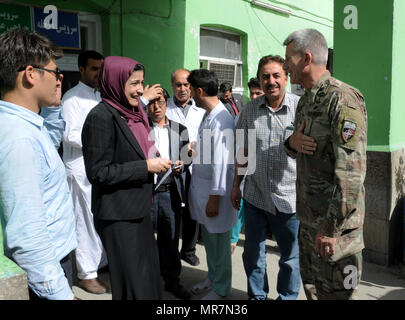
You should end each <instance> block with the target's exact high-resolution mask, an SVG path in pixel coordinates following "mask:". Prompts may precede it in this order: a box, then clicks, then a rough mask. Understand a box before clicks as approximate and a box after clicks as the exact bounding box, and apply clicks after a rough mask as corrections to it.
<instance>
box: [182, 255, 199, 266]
mask: <svg viewBox="0 0 405 320" xmlns="http://www.w3.org/2000/svg"><path fill="white" fill-rule="evenodd" d="M180 257H181V260H184V261H185V262H187V263H188V264H191V265H192V266H198V265H199V264H200V259H198V257H197V256H196V255H195V253H192V254H188V255H185V254H181V255H180Z"/></svg>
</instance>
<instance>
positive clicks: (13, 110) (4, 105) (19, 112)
mask: <svg viewBox="0 0 405 320" xmlns="http://www.w3.org/2000/svg"><path fill="white" fill-rule="evenodd" d="M0 106H1V108H0V112H4V113H9V114H14V115H16V116H17V117H20V118H21V119H24V120H25V121H27V122H30V123H31V124H33V125H34V126H36V127H38V128H39V129H40V128H42V126H43V124H44V118H42V117H41V116H40V115H39V114H36V113H34V112H32V111H31V110H28V109H27V108H24V107H21V106H19V105H17V104H14V103H11V102H6V101H4V100H0Z"/></svg>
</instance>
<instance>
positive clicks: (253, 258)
mask: <svg viewBox="0 0 405 320" xmlns="http://www.w3.org/2000/svg"><path fill="white" fill-rule="evenodd" d="M243 201H244V205H245V247H244V252H243V256H242V257H243V264H244V267H245V272H246V276H247V281H248V295H249V298H250V299H254V300H264V299H266V298H267V294H268V292H269V284H268V279H267V271H266V235H267V229H268V228H269V227H270V229H271V232H272V233H273V235H274V236H275V238H276V241H277V244H278V247H279V249H280V261H279V266H280V270H279V273H278V277H277V292H278V294H279V297H278V299H282V300H294V299H297V297H298V294H299V290H300V287H301V276H300V266H299V249H298V228H299V221H298V220H297V218H296V215H295V213H294V214H287V213H282V212H279V211H278V210H277V209H276V211H277V212H276V214H271V213H269V212H267V211H264V210H261V209H259V208H257V207H255V206H253V205H252V204H250V203H249V202H247V201H246V199H244V200H243Z"/></svg>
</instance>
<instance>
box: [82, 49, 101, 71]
mask: <svg viewBox="0 0 405 320" xmlns="http://www.w3.org/2000/svg"><path fill="white" fill-rule="evenodd" d="M89 59H94V60H104V57H103V55H102V54H101V53H98V52H97V51H93V50H86V51H82V52H80V54H79V58H78V59H77V64H78V65H79V68H80V67H83V68H86V67H87V63H88V62H89Z"/></svg>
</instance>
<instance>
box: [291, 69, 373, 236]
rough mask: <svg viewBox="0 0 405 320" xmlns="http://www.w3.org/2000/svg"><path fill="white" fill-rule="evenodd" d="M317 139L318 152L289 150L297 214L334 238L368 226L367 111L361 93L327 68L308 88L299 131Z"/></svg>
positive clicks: (300, 111) (299, 113) (297, 123)
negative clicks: (294, 171) (294, 173)
mask: <svg viewBox="0 0 405 320" xmlns="http://www.w3.org/2000/svg"><path fill="white" fill-rule="evenodd" d="M302 121H305V129H304V134H305V135H308V136H311V137H313V138H314V139H315V141H316V143H317V149H316V152H315V154H314V155H312V156H311V155H305V154H303V153H297V152H295V151H294V150H292V149H290V148H289V147H288V140H287V141H286V143H285V145H284V150H285V151H286V152H287V154H288V155H289V156H291V157H293V158H296V162H297V218H298V219H299V220H300V221H301V223H304V224H306V225H308V226H310V227H312V228H314V229H317V230H321V231H323V232H324V233H325V234H326V235H327V236H329V237H334V238H336V237H339V236H340V235H342V233H343V234H346V233H347V232H349V231H350V230H352V229H357V228H360V229H361V227H362V226H363V222H364V214H365V204H364V196H365V194H364V185H363V183H364V179H365V175H366V147H367V113H366V108H365V103H364V98H363V96H362V94H361V93H360V92H359V91H358V90H357V89H355V88H353V87H351V86H349V85H347V84H345V83H343V82H342V81H339V80H337V79H335V78H333V77H331V75H330V73H329V72H328V71H326V72H325V73H324V74H323V75H322V77H321V78H320V79H319V81H318V82H317V83H316V85H314V86H313V87H312V88H310V89H306V90H305V94H304V95H303V96H302V97H301V99H300V101H299V103H298V106H297V111H296V116H295V121H294V130H295V131H296V130H297V129H298V128H299V127H300V126H301V123H302Z"/></svg>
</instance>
